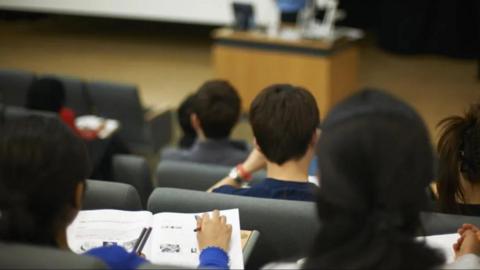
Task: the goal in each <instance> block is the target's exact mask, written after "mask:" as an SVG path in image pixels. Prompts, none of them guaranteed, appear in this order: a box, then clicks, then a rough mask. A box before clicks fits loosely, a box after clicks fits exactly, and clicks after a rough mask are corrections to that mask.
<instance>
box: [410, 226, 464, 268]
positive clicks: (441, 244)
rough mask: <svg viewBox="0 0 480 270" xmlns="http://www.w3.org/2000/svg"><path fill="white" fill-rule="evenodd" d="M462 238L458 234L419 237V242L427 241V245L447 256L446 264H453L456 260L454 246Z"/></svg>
mask: <svg viewBox="0 0 480 270" xmlns="http://www.w3.org/2000/svg"><path fill="white" fill-rule="evenodd" d="M459 237H460V236H459V235H458V233H451V234H439V235H430V236H425V237H424V236H420V237H417V240H418V241H425V243H426V244H427V245H428V246H429V247H432V248H435V249H438V250H439V251H440V252H442V253H443V255H444V256H445V260H446V263H447V264H448V263H452V262H453V261H454V260H455V252H454V251H453V244H455V243H456V242H457V239H458V238H459Z"/></svg>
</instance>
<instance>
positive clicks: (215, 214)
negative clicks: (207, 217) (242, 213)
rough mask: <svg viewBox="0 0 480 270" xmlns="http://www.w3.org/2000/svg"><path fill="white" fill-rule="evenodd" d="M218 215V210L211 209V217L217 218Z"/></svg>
mask: <svg viewBox="0 0 480 270" xmlns="http://www.w3.org/2000/svg"><path fill="white" fill-rule="evenodd" d="M219 216H220V211H218V210H216V209H215V210H213V213H212V219H218V218H219Z"/></svg>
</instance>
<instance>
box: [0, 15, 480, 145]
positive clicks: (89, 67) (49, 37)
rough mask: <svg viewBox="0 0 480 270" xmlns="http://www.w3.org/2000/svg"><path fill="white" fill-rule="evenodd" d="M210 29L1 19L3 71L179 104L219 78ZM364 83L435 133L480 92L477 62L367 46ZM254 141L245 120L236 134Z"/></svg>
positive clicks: (367, 43)
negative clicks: (60, 77) (116, 86)
mask: <svg viewBox="0 0 480 270" xmlns="http://www.w3.org/2000/svg"><path fill="white" fill-rule="evenodd" d="M211 30H212V28H211V27H200V26H189V25H175V24H165V23H148V22H138V21H118V20H107V19H93V18H82V17H64V16H54V17H45V18H40V19H36V20H8V21H6V20H2V21H0V68H17V69H25V70H32V71H35V72H37V73H40V74H45V73H54V74H64V75H74V76H78V77H82V78H85V79H88V80H113V81H119V82H127V83H134V84H137V85H138V86H139V88H140V90H141V95H142V99H143V102H144V103H145V105H154V106H172V107H175V106H177V105H178V104H179V102H180V101H181V100H182V99H183V98H184V97H185V96H186V95H187V94H188V93H190V92H192V91H194V90H195V89H196V88H197V87H198V86H199V85H200V84H201V83H202V82H203V81H205V80H207V79H210V78H212V77H214V76H215V75H214V73H213V69H212V66H211V59H210V45H211V39H210V36H209V32H210V31H211ZM359 72H360V74H359V75H360V76H359V79H360V85H362V86H371V87H376V88H382V89H385V90H387V91H389V92H391V93H393V94H395V95H397V96H399V97H401V98H403V99H405V100H406V101H408V102H410V103H411V104H412V105H413V106H414V107H415V108H416V109H417V110H418V111H419V112H420V114H421V115H422V116H423V117H424V119H425V121H426V123H427V126H428V128H429V130H430V131H431V133H432V135H433V137H436V132H435V125H436V123H437V122H438V121H439V120H440V119H442V118H443V117H445V116H448V115H451V114H460V113H462V112H463V110H464V109H465V108H467V106H468V104H469V103H471V102H474V101H477V100H478V98H479V97H480V81H479V80H477V78H476V77H475V76H476V63H475V61H473V60H457V59H449V58H445V57H440V56H400V55H393V54H389V53H387V52H384V51H382V50H380V49H379V48H377V47H375V45H374V42H373V39H372V38H369V39H367V40H366V41H364V42H362V43H361V58H360V67H359ZM234 136H235V137H237V138H246V139H251V131H250V130H249V128H248V126H247V125H246V124H242V125H241V126H240V127H238V128H237V129H236V131H235V133H234Z"/></svg>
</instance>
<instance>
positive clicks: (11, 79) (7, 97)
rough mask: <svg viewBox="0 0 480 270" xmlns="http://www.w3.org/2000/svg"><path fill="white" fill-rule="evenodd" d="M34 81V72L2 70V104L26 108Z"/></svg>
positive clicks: (0, 83) (0, 82)
mask: <svg viewBox="0 0 480 270" xmlns="http://www.w3.org/2000/svg"><path fill="white" fill-rule="evenodd" d="M34 80H35V75H34V74H33V73H32V72H27V71H20V70H6V69H2V70H0V103H4V104H7V105H12V106H20V107H24V106H25V104H26V100H27V93H28V89H29V88H30V86H31V85H32V83H33V81H34Z"/></svg>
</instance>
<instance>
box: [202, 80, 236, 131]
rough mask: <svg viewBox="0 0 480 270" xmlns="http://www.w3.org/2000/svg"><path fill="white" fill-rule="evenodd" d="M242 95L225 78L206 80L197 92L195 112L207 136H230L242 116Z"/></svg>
mask: <svg viewBox="0 0 480 270" xmlns="http://www.w3.org/2000/svg"><path fill="white" fill-rule="evenodd" d="M240 105H241V101H240V97H239V96H238V93H237V91H236V90H235V88H234V87H233V86H232V85H231V84H230V83H228V82H227V81H224V80H211V81H207V82H205V83H204V84H203V85H202V86H201V87H200V88H199V89H198V91H197V93H196V94H195V100H194V104H193V112H194V113H195V114H196V115H197V116H198V119H199V120H200V123H201V125H202V130H203V132H204V133H205V136H206V137H207V138H210V139H223V138H228V137H229V136H230V133H231V131H232V129H233V127H234V126H235V124H236V123H237V121H238V118H239V116H240Z"/></svg>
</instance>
